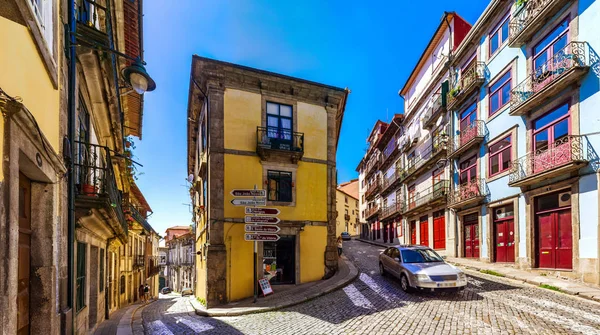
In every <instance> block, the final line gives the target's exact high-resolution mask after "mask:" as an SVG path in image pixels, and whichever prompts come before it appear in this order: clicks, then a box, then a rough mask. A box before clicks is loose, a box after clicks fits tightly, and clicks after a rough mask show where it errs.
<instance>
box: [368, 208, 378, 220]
mask: <svg viewBox="0 0 600 335" xmlns="http://www.w3.org/2000/svg"><path fill="white" fill-rule="evenodd" d="M379 211H380V208H379V205H375V206H372V207H370V208H367V210H366V211H365V218H366V219H367V220H368V219H370V218H372V217H374V216H375V215H377V214H379Z"/></svg>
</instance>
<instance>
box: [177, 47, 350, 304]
mask: <svg viewBox="0 0 600 335" xmlns="http://www.w3.org/2000/svg"><path fill="white" fill-rule="evenodd" d="M348 92H349V91H348V90H347V89H341V88H337V87H332V86H327V85H323V84H319V83H315V82H310V81H306V80H303V79H298V78H292V77H288V76H284V75H280V74H276V73H271V72H267V71H262V70H257V69H253V68H249V67H244V66H240V65H235V64H231V63H226V62H221V61H216V60H211V59H207V58H203V57H199V56H193V59H192V69H191V80H190V87H189V98H188V99H189V100H188V173H189V174H190V181H191V187H190V196H191V197H192V201H193V203H194V222H195V224H196V241H197V242H196V251H197V252H196V271H197V276H196V278H197V280H196V287H195V292H196V296H197V297H198V298H199V300H200V301H202V302H203V303H205V304H206V305H207V306H208V307H212V306H215V305H218V304H222V303H226V302H229V301H236V300H240V299H244V298H247V297H251V296H252V295H253V287H254V285H253V284H254V273H253V271H254V269H253V268H254V262H253V261H254V260H253V255H254V251H253V242H248V241H245V240H244V233H245V232H244V216H245V212H244V207H243V206H234V205H233V204H232V202H231V201H232V200H233V198H234V197H233V196H232V195H231V191H232V190H233V189H253V188H254V187H256V188H258V189H264V190H266V191H267V207H274V208H278V209H279V210H280V214H279V215H278V217H279V218H280V219H281V222H280V223H279V224H278V225H279V227H280V228H281V231H280V232H279V233H278V234H279V235H280V237H281V238H280V239H279V240H278V241H277V242H259V243H258V250H257V252H258V259H257V264H258V266H257V269H256V271H257V278H259V279H260V278H267V279H268V280H269V281H270V283H271V285H277V284H301V283H306V282H311V281H315V280H320V279H321V278H322V277H323V276H324V275H325V274H326V272H334V271H336V269H337V254H336V245H335V238H336V207H335V206H336V205H335V199H336V161H335V157H336V150H337V142H338V137H339V132H340V128H341V124H342V118H343V115H344V109H345V105H346V99H347V96H348ZM274 291H276V288H274Z"/></svg>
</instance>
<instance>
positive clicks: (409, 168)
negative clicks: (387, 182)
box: [401, 135, 448, 181]
mask: <svg viewBox="0 0 600 335" xmlns="http://www.w3.org/2000/svg"><path fill="white" fill-rule="evenodd" d="M447 144H448V136H447V135H438V136H435V137H434V138H433V139H432V144H431V146H430V147H428V148H427V150H425V152H421V154H420V156H419V157H414V158H412V159H409V160H408V161H407V165H406V169H405V173H404V174H403V175H402V176H401V181H411V180H413V179H416V178H417V177H418V176H419V175H421V174H422V173H423V172H425V171H427V170H429V169H431V168H432V167H434V166H435V165H436V163H437V162H438V160H439V159H440V158H442V157H444V156H445V154H446V149H447Z"/></svg>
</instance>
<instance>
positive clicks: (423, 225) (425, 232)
mask: <svg viewBox="0 0 600 335" xmlns="http://www.w3.org/2000/svg"><path fill="white" fill-rule="evenodd" d="M419 221H420V222H419V228H420V229H421V231H420V234H419V235H420V236H419V240H420V242H421V245H424V246H429V220H428V218H427V215H425V216H422V217H421V219H420V220H419Z"/></svg>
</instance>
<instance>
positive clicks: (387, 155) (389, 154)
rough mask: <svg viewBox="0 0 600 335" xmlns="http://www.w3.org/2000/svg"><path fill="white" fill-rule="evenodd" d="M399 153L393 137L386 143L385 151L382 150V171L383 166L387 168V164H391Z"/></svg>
mask: <svg viewBox="0 0 600 335" xmlns="http://www.w3.org/2000/svg"><path fill="white" fill-rule="evenodd" d="M399 152H400V150H399V147H398V138H397V137H396V136H393V137H392V139H391V140H390V141H389V142H388V144H387V145H386V147H385V149H383V153H382V159H381V168H382V169H384V166H386V167H387V166H388V164H387V163H389V162H392V161H393V158H395V157H396V155H397V154H398V153H399Z"/></svg>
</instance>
